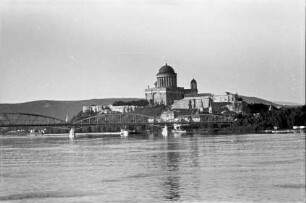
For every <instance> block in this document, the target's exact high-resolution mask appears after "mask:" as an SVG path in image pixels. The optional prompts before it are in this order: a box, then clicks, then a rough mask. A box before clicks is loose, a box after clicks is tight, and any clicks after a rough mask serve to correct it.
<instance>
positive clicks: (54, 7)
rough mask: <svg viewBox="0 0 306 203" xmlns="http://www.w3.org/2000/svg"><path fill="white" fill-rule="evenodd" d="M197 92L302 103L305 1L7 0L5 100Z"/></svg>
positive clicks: (0, 58) (0, 57) (0, 20)
mask: <svg viewBox="0 0 306 203" xmlns="http://www.w3.org/2000/svg"><path fill="white" fill-rule="evenodd" d="M165 63H167V64H168V65H170V66H172V67H173V68H174V70H175V71H176V73H177V75H178V85H179V86H181V87H185V88H189V87H190V81H191V80H192V79H193V78H194V79H196V81H197V83H198V89H199V92H200V93H208V92H210V93H213V94H217V95H218V94H225V92H232V93H238V94H241V95H245V96H256V97H260V98H264V99H267V100H271V101H286V102H295V103H301V104H304V103H305V2H304V0H100V1H98V0H88V1H85V0H62V1H59V0H2V1H1V2H0V77H1V79H0V103H19V102H27V101H33V100H85V99H92V98H112V97H138V98H144V97H145V95H144V89H145V88H147V87H148V86H150V87H152V86H153V84H154V82H155V81H156V74H157V72H158V70H159V68H160V67H162V66H163V65H164V64H165Z"/></svg>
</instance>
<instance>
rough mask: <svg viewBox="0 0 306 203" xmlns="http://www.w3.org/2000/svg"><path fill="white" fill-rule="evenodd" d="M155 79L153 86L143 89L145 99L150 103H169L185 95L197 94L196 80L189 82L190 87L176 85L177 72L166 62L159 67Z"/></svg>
mask: <svg viewBox="0 0 306 203" xmlns="http://www.w3.org/2000/svg"><path fill="white" fill-rule="evenodd" d="M156 79H157V81H156V82H155V84H154V87H153V88H147V89H145V96H146V100H147V101H148V102H149V103H150V104H164V105H171V104H173V102H174V101H175V100H181V99H183V98H184V97H186V96H187V95H193V96H196V95H197V94H198V89H197V82H196V81H195V80H194V79H193V80H191V82H190V89H185V88H184V87H178V86H177V74H176V73H175V71H174V69H173V68H172V67H171V66H169V65H168V64H166V65H164V66H163V67H161V68H160V69H159V71H158V73H157V74H156Z"/></svg>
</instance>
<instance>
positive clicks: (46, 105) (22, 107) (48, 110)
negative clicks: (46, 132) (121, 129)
mask: <svg viewBox="0 0 306 203" xmlns="http://www.w3.org/2000/svg"><path fill="white" fill-rule="evenodd" d="M139 99H141V98H108V99H90V100H79V101H54V100H40V101H32V102H26V103H17V104H0V113H4V112H6V113H14V112H18V113H33V114H40V115H45V116H51V117H54V118H59V119H63V120H65V118H66V113H67V112H68V114H69V117H70V118H72V117H73V116H75V115H76V114H77V113H79V112H80V111H82V106H89V105H98V104H99V105H108V104H112V103H113V102H114V101H118V100H121V101H125V102H127V101H133V100H139Z"/></svg>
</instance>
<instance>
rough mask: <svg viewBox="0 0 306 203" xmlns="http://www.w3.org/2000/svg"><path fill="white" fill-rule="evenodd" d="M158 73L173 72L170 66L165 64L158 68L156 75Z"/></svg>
mask: <svg viewBox="0 0 306 203" xmlns="http://www.w3.org/2000/svg"><path fill="white" fill-rule="evenodd" d="M159 74H175V72H174V69H173V68H172V67H171V66H168V64H166V65H164V66H163V67H161V68H160V69H159V71H158V73H157V75H159Z"/></svg>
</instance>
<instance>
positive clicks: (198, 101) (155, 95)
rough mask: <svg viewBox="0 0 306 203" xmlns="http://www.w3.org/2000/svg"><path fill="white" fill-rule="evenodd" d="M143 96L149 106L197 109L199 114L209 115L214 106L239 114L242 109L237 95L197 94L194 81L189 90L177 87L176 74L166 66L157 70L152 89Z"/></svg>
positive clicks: (228, 93)
mask: <svg viewBox="0 0 306 203" xmlns="http://www.w3.org/2000/svg"><path fill="white" fill-rule="evenodd" d="M145 96H146V100H147V101H148V102H149V103H150V104H151V105H155V104H163V105H166V106H170V105H171V108H172V109H197V110H198V111H199V112H209V113H212V112H213V107H214V109H216V106H219V107H220V106H221V107H222V108H220V109H228V110H229V111H235V112H241V109H242V104H241V102H240V101H238V94H232V93H230V92H226V94H225V95H214V94H212V93H198V88H197V82H196V80H195V79H192V80H191V81H190V89H185V88H184V87H178V86H177V74H176V73H175V71H174V69H173V68H172V67H171V66H169V65H168V64H165V65H164V66H162V67H161V68H160V69H159V71H158V73H157V74H156V82H155V84H154V87H152V88H150V87H148V88H147V89H145ZM223 107H224V108H223ZM225 107H226V108H225Z"/></svg>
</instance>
